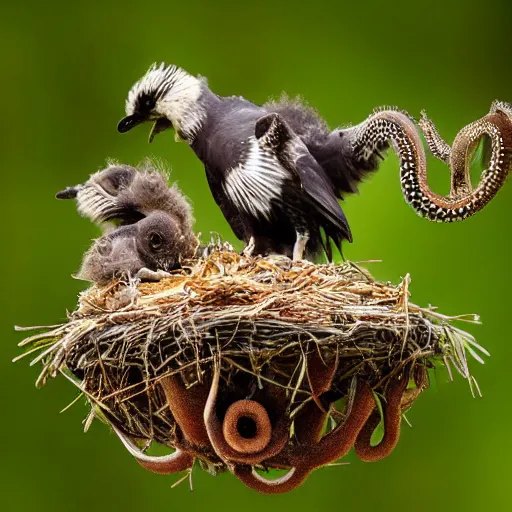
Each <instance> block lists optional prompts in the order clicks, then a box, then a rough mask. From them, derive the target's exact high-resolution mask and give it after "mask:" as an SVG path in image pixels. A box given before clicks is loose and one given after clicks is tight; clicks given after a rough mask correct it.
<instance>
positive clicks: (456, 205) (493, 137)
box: [346, 103, 512, 222]
mask: <svg viewBox="0 0 512 512" xmlns="http://www.w3.org/2000/svg"><path fill="white" fill-rule="evenodd" d="M493 106H494V107H493V108H495V109H496V112H491V113H490V114H488V115H487V116H485V117H484V118H482V119H480V120H479V121H476V122H474V123H472V124H470V125H468V126H466V127H465V128H464V129H462V130H461V131H460V132H459V134H458V135H457V137H456V139H455V141H454V144H453V147H452V151H451V159H450V167H451V171H452V193H451V194H450V197H444V196H442V195H439V194H436V193H435V192H432V190H430V188H429V186H428V183H427V163H426V156H425V151H424V149H423V145H422V142H421V139H420V136H419V134H418V131H417V130H416V127H415V125H414V123H413V121H412V120H411V118H410V117H409V116H408V115H407V114H406V113H405V112H402V111H398V110H381V111H377V112H375V113H374V114H373V115H371V116H370V117H369V118H368V119H367V120H366V121H364V122H363V123H361V124H359V125H357V126H355V127H353V128H351V129H350V130H347V133H346V135H347V137H349V139H350V142H351V145H352V151H353V153H354V155H355V157H356V158H358V159H360V161H361V162H364V161H365V160H368V159H370V158H372V156H374V155H375V154H378V152H379V150H380V149H382V148H383V147H385V144H386V143H387V142H388V141H391V143H392V145H393V148H394V150H395V152H396V154H397V156H398V158H399V160H400V182H401V186H402V192H403V194H404V197H405V200H406V201H407V203H409V204H410V205H411V206H412V207H413V208H414V210H416V212H417V213H418V214H419V215H421V216H423V217H425V218H427V219H429V220H431V221H436V222H454V221H459V220H464V219H466V218H467V217H470V216H471V215H474V214H475V213H476V212H478V211H479V210H481V209H482V208H483V207H484V206H485V205H486V204H487V203H488V202H489V201H490V200H491V199H492V198H493V197H494V196H495V195H496V193H497V192H498V190H499V189H500V188H501V186H502V185H503V183H504V182H505V179H506V177H507V175H508V172H509V169H510V166H511V163H512V159H511V150H512V117H511V116H510V111H508V110H506V109H505V108H504V107H502V106H501V104H499V103H495V104H493ZM507 108H508V107H507ZM485 135H486V136H488V137H489V140H490V144H491V156H490V158H489V164H488V167H487V169H486V170H485V171H484V172H483V174H482V179H481V181H480V183H479V184H478V186H477V187H476V188H475V189H474V190H472V189H471V184H470V179H469V160H470V156H471V153H472V151H473V149H474V147H475V145H476V144H477V142H478V141H479V140H480V138H481V137H483V136H485Z"/></svg>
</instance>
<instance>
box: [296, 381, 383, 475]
mask: <svg viewBox="0 0 512 512" xmlns="http://www.w3.org/2000/svg"><path fill="white" fill-rule="evenodd" d="M374 407H375V402H374V399H373V395H372V391H371V388H370V386H369V385H368V384H367V383H365V382H360V383H358V385H357V388H356V392H355V395H354V401H353V403H352V407H351V409H350V412H349V413H348V415H347V416H346V418H345V421H344V422H343V423H341V424H340V425H338V426H337V427H336V428H335V429H334V430H332V431H331V432H329V433H328V434H327V435H325V436H324V437H322V438H321V439H320V441H319V442H318V443H317V444H316V445H314V446H312V447H311V450H310V451H309V453H308V454H306V458H307V460H308V461H309V462H310V464H312V465H313V467H319V466H324V465H325V464H331V463H332V462H335V461H336V460H338V459H340V458H341V457H343V456H345V455H346V454H347V453H348V452H349V450H350V448H352V446H353V445H354V443H355V441H356V439H357V436H358V435H359V432H360V431H361V429H362V428H363V426H364V425H365V423H366V422H367V421H368V418H369V416H370V414H371V413H372V411H373V409H374ZM292 462H293V459H292Z"/></svg>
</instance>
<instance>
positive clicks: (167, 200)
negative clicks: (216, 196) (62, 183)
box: [56, 163, 194, 236]
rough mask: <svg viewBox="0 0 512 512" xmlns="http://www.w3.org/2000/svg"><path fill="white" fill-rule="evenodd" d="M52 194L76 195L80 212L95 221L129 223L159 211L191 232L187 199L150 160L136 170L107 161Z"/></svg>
mask: <svg viewBox="0 0 512 512" xmlns="http://www.w3.org/2000/svg"><path fill="white" fill-rule="evenodd" d="M56 197H57V199H76V202H77V210H78V212H79V213H80V215H82V216H83V217H86V218H89V219H90V220H91V221H93V222H95V223H97V224H105V223H113V224H115V225H129V224H134V223H135V222H137V221H139V220H141V219H143V218H144V217H146V216H148V215H149V214H150V213H153V212H156V211H162V212H165V213H167V214H168V215H170V216H171V217H173V219H174V220H175V222H176V223H177V224H178V225H179V227H180V231H181V233H182V234H184V235H186V234H189V235H192V236H193V224H194V219H193V216H192V208H191V206H190V204H189V202H188V201H187V199H186V198H185V196H184V195H183V194H182V193H181V191H180V190H179V189H178V188H177V187H176V185H171V186H169V185H168V183H167V179H166V177H165V176H164V175H163V174H162V173H161V172H159V171H157V170H156V169H155V168H154V167H153V166H152V165H151V164H150V163H146V164H145V165H144V166H143V168H142V169H141V170H140V171H139V170H137V169H136V168H135V167H131V166H129V165H118V164H113V165H110V166H109V167H107V168H106V169H104V170H102V171H99V172H97V173H95V174H93V175H92V176H91V177H90V178H89V180H88V181H87V182H85V183H83V184H80V185H75V186H73V187H68V188H66V189H65V190H62V191H61V192H59V193H58V194H57V195H56Z"/></svg>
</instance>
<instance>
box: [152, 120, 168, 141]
mask: <svg viewBox="0 0 512 512" xmlns="http://www.w3.org/2000/svg"><path fill="white" fill-rule="evenodd" d="M169 128H172V123H171V121H169V119H167V118H166V117H160V118H159V119H157V120H156V121H155V122H154V124H153V127H152V128H151V132H150V133H149V142H153V139H154V138H155V135H156V134H157V133H160V132H163V131H165V130H168V129H169Z"/></svg>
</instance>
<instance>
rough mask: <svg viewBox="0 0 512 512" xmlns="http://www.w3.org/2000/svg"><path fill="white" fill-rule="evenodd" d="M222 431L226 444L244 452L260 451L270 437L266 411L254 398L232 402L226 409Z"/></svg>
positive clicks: (270, 430) (269, 425)
mask: <svg viewBox="0 0 512 512" xmlns="http://www.w3.org/2000/svg"><path fill="white" fill-rule="evenodd" d="M222 432H223V434H224V438H225V440H226V442H227V443H228V445H229V446H230V447H231V448H232V449H233V450H236V451H237V452H239V453H244V454H250V453H258V452H261V451H262V450H264V449H265V448H266V447H267V446H268V444H269V443H270V440H271V439H272V425H271V423H270V419H269V417H268V414H267V411H266V410H265V408H264V407H263V406H262V405H261V404H259V403H258V402H255V401H254V400H239V401H238V402H235V403H233V404H232V405H231V406H230V407H229V408H228V410H227V411H226V415H225V417H224V421H223V424H222Z"/></svg>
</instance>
